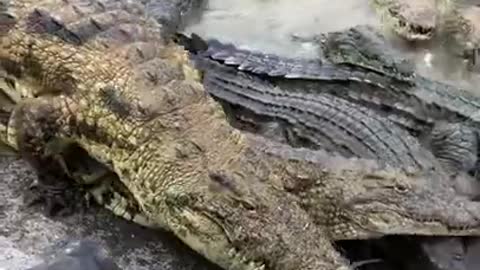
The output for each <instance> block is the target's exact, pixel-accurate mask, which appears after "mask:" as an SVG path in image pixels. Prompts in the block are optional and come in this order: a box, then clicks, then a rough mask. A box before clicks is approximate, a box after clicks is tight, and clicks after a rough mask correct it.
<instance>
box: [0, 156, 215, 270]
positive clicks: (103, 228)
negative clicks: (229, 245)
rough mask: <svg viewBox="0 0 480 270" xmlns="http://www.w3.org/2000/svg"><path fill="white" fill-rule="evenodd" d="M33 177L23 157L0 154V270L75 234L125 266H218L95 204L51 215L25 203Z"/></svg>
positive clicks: (40, 257)
mask: <svg viewBox="0 0 480 270" xmlns="http://www.w3.org/2000/svg"><path fill="white" fill-rule="evenodd" d="M35 177H36V175H35V173H34V172H33V171H32V170H30V169H29V167H28V165H26V164H25V162H23V161H21V160H16V159H13V158H1V159H0V270H25V269H27V268H29V267H32V266H34V265H36V264H39V263H41V262H43V261H45V260H48V259H50V258H51V257H52V254H54V253H56V252H57V251H58V249H59V248H61V247H63V246H65V244H66V243H67V242H69V241H75V240H78V239H91V240H94V241H96V242H98V243H99V244H100V245H101V246H102V247H103V248H105V249H106V251H107V253H108V254H109V255H110V256H112V258H113V259H114V261H115V262H116V263H118V265H119V266H120V267H121V269H124V270H126V269H138V270H150V269H158V270H168V269H175V270H193V269H195V270H197V269H198V270H218V269H219V268H217V267H215V266H213V265H212V264H210V263H208V262H207V261H206V260H204V259H203V258H201V257H200V256H199V255H197V254H195V253H194V252H193V251H191V250H190V249H189V248H188V247H186V246H185V245H184V244H182V243H181V242H180V241H179V240H177V239H176V238H175V237H174V236H173V235H171V234H169V233H166V232H162V231H152V230H148V229H145V228H142V227H140V226H137V225H135V224H132V223H129V222H126V221H125V220H122V219H120V218H117V217H115V216H113V215H112V214H111V213H109V212H108V211H106V210H103V209H100V208H98V207H92V208H91V209H89V210H87V212H86V213H84V214H81V213H76V214H74V215H73V216H70V217H63V218H62V217H57V218H54V219H52V218H48V217H46V216H45V215H44V214H43V212H42V211H41V209H42V208H41V207H40V205H38V206H34V207H26V205H25V204H24V195H25V194H26V193H25V188H26V187H27V186H28V185H29V183H30V182H31V181H33V180H34V179H35ZM85 270H87V269H85ZM88 270H90V269H88Z"/></svg>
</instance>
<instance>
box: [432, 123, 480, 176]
mask: <svg viewBox="0 0 480 270" xmlns="http://www.w3.org/2000/svg"><path fill="white" fill-rule="evenodd" d="M477 140H478V137H477V133H476V132H475V131H474V130H472V129H471V128H470V127H467V126H465V125H463V124H461V123H445V122H440V123H436V124H435V126H434V128H433V129H432V131H431V133H430V147H431V149H432V152H433V154H434V155H435V156H436V157H437V158H438V159H439V160H440V161H441V162H442V163H443V165H444V168H446V169H447V171H448V172H450V173H451V174H452V175H453V176H454V175H456V174H458V173H460V172H468V171H470V170H472V169H474V168H475V164H476V163H477V157H478V153H477V148H478V141H477Z"/></svg>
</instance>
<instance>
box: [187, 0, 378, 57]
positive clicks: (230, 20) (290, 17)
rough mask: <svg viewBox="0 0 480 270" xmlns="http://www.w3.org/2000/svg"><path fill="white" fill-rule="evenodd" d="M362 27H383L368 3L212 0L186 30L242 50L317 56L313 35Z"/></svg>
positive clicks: (353, 0) (344, 0)
mask: <svg viewBox="0 0 480 270" xmlns="http://www.w3.org/2000/svg"><path fill="white" fill-rule="evenodd" d="M357 24H369V25H380V24H379V21H378V19H377V17H376V16H375V14H374V13H373V11H372V10H371V9H370V8H369V6H368V0H341V1H332V0H295V1H292V0H210V1H208V4H207V8H206V10H205V12H204V13H203V15H202V19H201V21H200V23H198V24H195V25H192V26H189V27H188V28H187V29H186V30H185V32H187V33H192V32H194V33H196V34H198V35H200V36H202V37H204V38H217V39H219V40H222V41H223V42H231V43H233V44H235V45H237V46H239V47H241V48H245V49H250V50H252V49H254V50H261V51H263V52H270V53H276V54H280V55H286V56H291V57H292V56H293V57H296V56H304V57H308V56H314V55H315V49H316V47H315V46H314V45H313V44H312V43H309V42H303V43H301V44H299V42H298V41H293V40H292V36H294V35H295V36H300V37H307V38H308V37H313V36H315V35H317V34H319V33H325V32H329V31H336V30H342V29H345V28H348V27H351V26H354V25H357Z"/></svg>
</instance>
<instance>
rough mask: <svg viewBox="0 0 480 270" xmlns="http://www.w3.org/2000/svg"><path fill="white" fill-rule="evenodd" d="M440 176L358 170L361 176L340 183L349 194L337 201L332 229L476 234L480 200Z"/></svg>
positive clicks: (344, 233) (361, 233) (347, 233)
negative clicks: (346, 183)
mask: <svg viewBox="0 0 480 270" xmlns="http://www.w3.org/2000/svg"><path fill="white" fill-rule="evenodd" d="M442 178H443V177H442V176H441V174H431V175H429V176H426V175H424V176H420V175H417V176H415V175H409V176H407V175H405V174H403V173H398V172H393V171H390V172H387V171H385V172H383V173H373V174H364V175H362V176H361V177H359V178H358V179H361V182H357V183H355V184H353V185H351V186H349V187H348V188H344V189H343V192H344V193H345V194H348V195H349V196H343V197H344V198H343V199H344V201H342V202H341V204H342V205H343V207H341V208H342V211H341V213H342V215H343V218H344V221H343V222H342V223H343V224H341V225H336V226H333V233H334V234H337V235H340V238H343V237H347V238H365V237H371V236H372V235H392V234H393V235H399V234H402V235H444V236H453V235H478V234H479V233H480V211H479V210H478V209H479V207H480V203H479V202H475V201H471V200H470V199H469V198H467V197H464V196H460V195H458V194H457V192H456V191H455V190H454V189H453V188H452V186H451V183H448V182H446V181H445V180H450V179H446V178H443V179H442ZM462 181H463V180H462ZM465 181H467V180H465ZM357 184H358V185H357ZM345 228H348V229H347V230H345Z"/></svg>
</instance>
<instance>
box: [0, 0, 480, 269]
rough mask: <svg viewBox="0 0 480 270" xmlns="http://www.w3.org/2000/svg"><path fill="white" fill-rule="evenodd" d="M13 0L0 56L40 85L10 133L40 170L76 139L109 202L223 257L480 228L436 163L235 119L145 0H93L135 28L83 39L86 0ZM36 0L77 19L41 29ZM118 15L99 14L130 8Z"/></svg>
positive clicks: (304, 257)
mask: <svg viewBox="0 0 480 270" xmlns="http://www.w3.org/2000/svg"><path fill="white" fill-rule="evenodd" d="M17 3H20V4H24V5H23V6H22V5H19V6H21V8H19V9H18V10H16V12H15V13H14V14H15V16H16V17H17V19H16V22H15V25H12V27H11V28H10V29H5V28H4V29H3V32H2V36H1V38H0V60H1V61H0V62H1V63H2V66H3V67H4V68H5V72H6V74H7V77H8V79H9V81H10V82H11V83H10V86H12V85H13V86H14V87H15V88H16V89H17V90H18V91H22V90H24V89H22V88H25V89H28V91H27V92H30V93H35V95H34V97H31V98H26V99H24V100H21V101H20V102H19V104H18V105H16V106H13V112H12V114H11V117H9V118H8V119H6V120H8V121H3V122H2V123H3V124H5V125H7V128H8V129H7V131H6V132H7V133H6V134H7V135H6V137H5V138H4V140H5V143H8V144H10V145H11V146H12V147H14V148H15V147H18V149H19V150H20V151H21V153H22V154H23V156H24V157H25V158H26V159H27V160H29V161H30V162H31V163H32V164H33V165H34V166H36V167H37V168H39V169H41V168H42V165H44V164H45V161H46V160H45V158H46V157H45V155H46V154H47V153H48V152H51V151H52V148H55V147H60V148H63V147H62V146H61V144H64V147H66V148H68V147H69V145H75V146H76V147H80V148H81V149H83V150H85V151H86V152H87V153H88V155H90V156H91V157H93V158H94V159H95V160H97V161H99V162H101V163H102V164H103V165H105V166H106V167H107V168H108V170H109V171H110V172H111V173H112V177H111V178H109V180H111V181H112V182H107V181H103V180H102V179H104V178H99V179H100V180H99V179H97V181H100V183H98V184H99V185H100V186H103V187H105V186H106V187H105V189H103V190H102V189H100V188H99V189H96V190H94V191H93V192H95V193H96V195H97V196H96V198H97V199H98V201H99V202H101V203H103V204H104V205H105V206H106V207H107V208H109V209H111V210H112V211H113V212H114V213H116V214H118V215H121V216H123V217H125V218H128V219H131V220H133V221H135V222H138V223H141V224H143V225H146V226H150V227H155V228H163V229H165V230H168V231H171V232H172V233H174V234H175V235H176V236H177V237H179V238H180V239H181V240H182V241H184V242H185V243H186V244H187V245H189V246H190V247H191V248H193V249H194V250H196V251H197V252H199V253H200V254H202V255H203V256H205V257H206V258H208V259H209V260H211V261H213V262H215V263H216V264H218V265H220V266H222V267H223V268H225V269H257V270H259V269H275V270H280V269H282V270H289V269H292V270H293V269H295V270H297V269H327V270H330V269H332V270H333V269H342V270H343V269H351V267H350V266H349V264H348V262H346V260H345V259H344V258H342V257H341V256H340V255H339V254H338V253H337V252H336V251H335V249H334V248H333V246H332V244H331V241H333V240H339V239H364V238H371V237H379V236H382V235H385V234H425V235H480V203H478V202H472V201H470V200H468V199H467V198H465V197H462V196H458V195H457V194H456V193H455V191H454V190H453V189H451V188H450V187H449V185H448V182H449V179H448V177H447V176H446V175H444V174H443V173H441V170H439V168H436V167H432V168H428V169H424V170H421V171H416V172H415V173H408V174H407V173H405V172H401V171H397V170H394V169H391V168H383V169H382V168H379V167H378V166H376V164H375V162H371V161H367V160H358V159H346V158H342V157H335V156H331V155H328V154H326V153H325V152H323V151H320V150H318V151H313V150H307V149H294V148H291V147H289V146H287V145H283V144H276V143H273V142H270V141H267V140H265V139H262V138H259V137H256V136H253V135H249V134H244V133H241V132H239V131H238V130H236V129H234V128H233V127H231V126H230V125H229V124H228V122H227V120H226V117H225V114H224V112H223V110H222V109H221V107H220V106H219V105H218V104H217V103H216V102H215V101H214V100H213V99H212V98H211V97H210V96H209V95H208V94H207V93H206V92H205V90H204V89H203V87H202V85H201V83H200V81H199V78H198V76H197V72H196V70H194V69H193V68H192V65H191V63H190V61H189V60H188V58H189V56H188V54H187V52H186V51H184V50H183V49H182V48H180V47H178V46H176V45H175V44H170V43H169V42H167V41H165V40H162V39H161V38H160V37H161V33H160V31H159V29H160V27H159V24H158V23H157V22H155V21H153V20H148V19H147V18H146V17H147V16H146V15H145V14H144V13H142V12H138V11H142V10H143V8H142V6H141V4H133V7H135V8H134V9H127V7H130V8H131V7H132V6H129V5H121V4H122V3H123V2H119V1H112V2H100V3H102V5H96V6H95V5H93V6H89V8H92V7H100V6H109V5H108V4H109V3H110V4H112V3H113V4H117V5H115V6H114V7H116V8H111V9H107V10H110V11H112V13H115V15H120V14H121V15H122V16H123V15H129V14H130V15H129V16H126V17H123V18H129V21H128V23H127V24H128V28H127V27H126V26H125V25H123V27H122V29H123V31H116V30H118V28H117V27H118V26H119V25H121V24H120V23H118V24H117V23H113V24H111V25H112V26H113V27H106V28H103V29H101V30H99V31H97V35H86V37H88V38H90V39H80V41H81V43H80V44H79V43H75V42H71V40H70V39H69V37H71V36H72V35H71V34H72V33H73V34H75V31H78V29H88V28H87V26H95V27H94V28H93V29H99V27H97V26H98V25H99V24H98V21H96V20H93V21H92V20H90V19H89V20H80V21H79V22H78V23H77V24H75V21H76V20H78V19H80V18H89V17H90V16H92V13H94V12H92V10H91V9H83V10H82V9H79V7H78V6H76V4H78V3H82V2H81V1H80V2H76V1H72V2H67V1H64V0H58V1H55V0H49V1H45V2H41V3H35V4H32V3H28V2H27V1H17ZM96 3H97V4H98V3H99V2H96ZM119 3H120V5H118V4H119ZM72 6H75V8H73V9H72ZM62 7H63V8H64V9H62ZM81 7H85V6H81ZM35 8H44V10H46V11H48V12H51V13H52V14H53V15H55V16H52V17H55V18H60V20H57V22H58V21H63V20H67V19H70V21H69V23H65V25H64V27H63V26H62V27H61V29H62V32H59V31H39V29H38V28H32V27H31V24H30V23H29V22H31V20H29V18H32V17H33V18H38V14H39V13H38V10H35ZM54 8H55V9H57V10H60V12H58V13H55V12H54V11H53V9H54ZM59 8H60V9H59ZM67 10H68V11H72V10H73V11H74V12H78V10H82V13H81V14H77V16H76V17H72V14H71V13H68V12H66V11H67ZM89 10H90V12H88V11H89ZM132 11H135V12H132ZM132 13H133V14H132ZM41 14H44V13H41ZM66 14H67V15H69V16H67V15H66ZM99 14H102V13H101V11H100V12H99ZM80 15H81V16H80ZM109 15H111V13H110V14H109ZM109 15H107V16H105V15H104V16H105V17H102V16H100V15H99V16H100V17H102V18H109V19H111V21H112V22H115V21H116V20H118V18H119V17H121V16H109ZM42 16H43V15H42ZM42 18H44V17H42ZM97 18H98V17H97ZM50 19H51V18H50ZM47 21H48V20H47ZM37 22H38V21H37ZM35 25H38V24H35ZM57 25H58V24H57ZM100 25H101V24H100ZM71 26H78V28H71ZM82 26H83V27H82ZM135 26H138V27H135ZM69 28H70V29H74V30H68V29H69ZM75 29H77V30H75ZM90 29H92V28H90ZM7 30H8V31H7ZM40 30H42V28H41V29H40ZM137 30H142V31H137ZM85 33H86V34H88V33H89V31H86V32H85ZM120 33H122V34H120ZM126 33H127V34H126ZM66 34H68V35H66ZM125 34H126V35H125ZM76 36H79V35H76ZM84 37H85V36H84ZM125 37H129V38H127V39H126V38H125ZM12 82H13V83H12ZM4 120H5V119H4ZM13 131H16V132H13ZM47 157H48V154H47ZM68 161H69V160H68V159H67V160H66V162H67V163H68Z"/></svg>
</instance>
